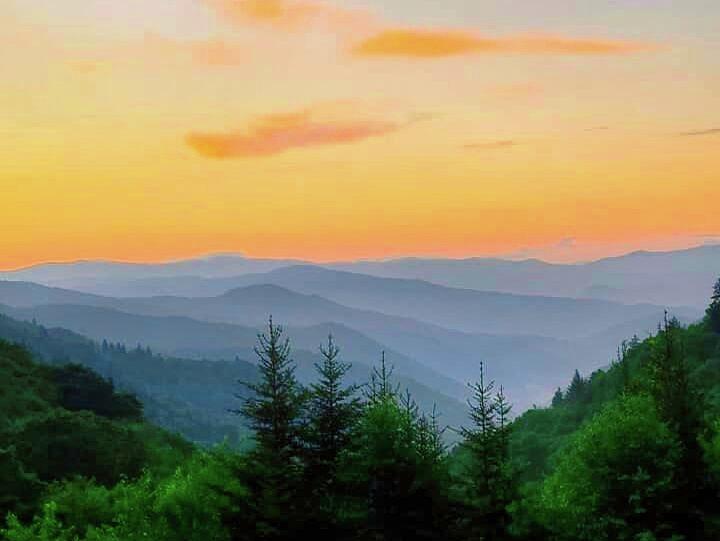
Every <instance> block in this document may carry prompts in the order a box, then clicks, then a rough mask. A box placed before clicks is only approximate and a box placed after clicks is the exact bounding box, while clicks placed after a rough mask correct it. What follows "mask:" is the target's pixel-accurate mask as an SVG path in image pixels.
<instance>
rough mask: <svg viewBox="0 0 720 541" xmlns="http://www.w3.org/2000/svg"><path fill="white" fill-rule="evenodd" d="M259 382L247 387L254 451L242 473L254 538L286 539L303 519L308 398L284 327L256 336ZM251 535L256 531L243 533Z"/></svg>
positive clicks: (244, 408)
mask: <svg viewBox="0 0 720 541" xmlns="http://www.w3.org/2000/svg"><path fill="white" fill-rule="evenodd" d="M255 353H256V354H257V356H258V371H259V375H260V381H259V382H257V383H245V385H246V386H247V387H248V388H249V389H250V391H251V395H250V396H249V397H247V398H245V399H244V403H243V406H242V408H241V409H240V410H235V411H236V412H238V413H241V414H242V415H243V416H244V417H245V418H246V419H247V420H248V421H249V422H250V426H251V427H252V428H253V429H254V431H255V440H256V442H257V445H256V447H255V448H254V449H253V450H252V451H251V453H250V455H249V457H248V460H249V462H250V466H249V467H248V468H247V469H244V470H243V471H244V472H245V474H246V475H247V476H248V477H247V479H244V481H245V482H246V484H247V485H248V486H249V488H250V490H251V492H252V495H253V497H252V498H251V499H250V501H251V502H252V504H251V505H252V508H251V509H250V510H248V512H250V513H252V514H253V515H254V517H255V528H256V532H255V533H256V535H257V536H258V537H260V538H263V539H285V538H287V536H289V535H292V532H293V531H296V528H297V527H298V521H299V520H300V517H299V514H298V513H297V506H298V503H299V502H300V501H302V498H300V497H299V496H298V495H297V491H298V488H299V481H300V479H301V475H302V462H301V460H300V440H299V435H300V426H301V414H302V411H303V407H304V400H305V393H304V391H303V390H302V389H301V387H300V385H299V384H298V382H297V379H296V378H295V362H294V361H293V360H292V358H291V357H290V342H289V341H288V340H287V339H286V338H284V337H283V329H282V327H281V326H278V325H275V324H274V323H273V320H272V317H271V318H270V319H269V321H268V329H267V333H263V334H259V335H258V345H257V346H256V347H255ZM243 533H244V535H250V534H251V533H252V532H243Z"/></svg>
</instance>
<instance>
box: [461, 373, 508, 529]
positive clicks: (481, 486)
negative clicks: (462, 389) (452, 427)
mask: <svg viewBox="0 0 720 541" xmlns="http://www.w3.org/2000/svg"><path fill="white" fill-rule="evenodd" d="M494 387H495V383H494V382H493V381H490V382H488V383H486V382H485V367H484V364H483V363H480V379H479V381H477V382H476V383H474V384H472V385H471V386H470V388H471V389H472V392H473V394H472V397H471V399H470V400H468V405H469V407H470V418H471V420H472V427H471V428H463V429H462V430H461V434H462V436H463V438H464V446H465V447H466V448H467V450H468V451H469V464H468V466H467V468H466V470H467V471H466V475H465V478H464V480H465V482H464V485H465V486H464V492H465V505H466V506H467V509H466V510H465V511H464V512H463V513H462V515H463V518H462V520H461V522H462V524H461V526H460V528H461V530H463V531H464V535H463V536H464V537H466V538H468V539H483V540H494V539H505V538H506V536H507V529H508V527H509V513H508V505H509V504H510V500H511V494H512V479H511V471H510V467H509V450H508V446H509V431H510V426H509V418H508V416H509V414H510V404H509V403H508V401H507V399H506V397H505V394H504V392H503V389H502V387H501V388H500V391H499V392H498V393H497V394H495V393H494Z"/></svg>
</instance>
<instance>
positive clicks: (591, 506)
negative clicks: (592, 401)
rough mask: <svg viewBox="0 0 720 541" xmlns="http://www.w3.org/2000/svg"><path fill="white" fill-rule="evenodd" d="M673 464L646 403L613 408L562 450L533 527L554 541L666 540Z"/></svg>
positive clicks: (671, 445)
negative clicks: (537, 523) (543, 530)
mask: <svg viewBox="0 0 720 541" xmlns="http://www.w3.org/2000/svg"><path fill="white" fill-rule="evenodd" d="M679 456H680V450H679V444H678V441H677V438H676V437H675V436H674V434H673V433H672V431H670V430H669V429H668V427H667V425H666V424H665V423H664V422H663V421H662V419H661V418H660V417H659V416H658V413H657V411H656V408H655V404H654V402H653V400H652V399H650V398H649V397H647V396H632V397H626V398H623V399H621V400H619V401H618V402H614V403H612V404H611V405H609V406H608V407H607V408H605V409H603V411H602V412H601V413H600V414H599V415H597V416H595V417H593V419H592V420H591V421H590V422H589V423H588V424H586V425H584V426H583V428H582V429H581V430H580V431H579V432H578V433H577V434H576V435H575V436H574V437H573V438H572V440H571V441H570V442H569V444H568V445H567V446H565V447H564V448H563V450H562V452H561V454H560V456H559V457H558V463H557V467H556V468H555V470H554V472H553V473H552V474H551V475H550V476H549V477H548V478H547V479H546V480H545V482H544V483H543V486H542V489H541V492H540V495H539V504H538V508H539V510H538V513H539V515H540V517H539V520H540V521H541V522H542V523H543V524H544V525H545V526H546V527H547V529H548V530H550V531H551V532H552V533H553V536H552V539H555V540H562V541H597V540H606V541H611V540H612V541H615V540H644V539H648V540H651V539H652V540H660V539H665V540H669V539H671V538H672V534H673V533H675V532H676V531H677V530H675V529H674V528H673V513H674V508H673V505H674V502H673V497H674V494H675V490H676V484H675V483H676V475H675V471H676V467H677V463H678V460H679Z"/></svg>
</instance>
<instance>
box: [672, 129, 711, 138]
mask: <svg viewBox="0 0 720 541" xmlns="http://www.w3.org/2000/svg"><path fill="white" fill-rule="evenodd" d="M718 134H720V128H709V129H706V130H695V131H686V132H682V133H680V134H679V135H681V136H683V137H697V136H699V135H718Z"/></svg>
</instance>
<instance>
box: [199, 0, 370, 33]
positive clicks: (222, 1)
mask: <svg viewBox="0 0 720 541" xmlns="http://www.w3.org/2000/svg"><path fill="white" fill-rule="evenodd" d="M203 1H204V2H205V4H207V5H208V6H210V7H211V8H213V9H214V10H215V11H216V12H217V13H219V14H220V15H221V16H222V17H224V18H225V19H226V20H228V21H230V22H232V23H236V24H243V25H244V24H248V23H256V24H265V25H269V26H274V27H277V28H283V29H286V30H301V29H303V28H308V27H312V26H316V25H318V24H324V25H328V26H330V27H332V28H333V29H335V30H342V29H346V30H347V29H351V28H354V27H356V26H362V25H363V23H367V22H368V21H369V20H371V19H372V17H371V15H370V14H369V13H368V12H365V11H360V10H354V9H347V8H341V7H338V6H335V5H331V4H328V3H325V2H318V1H314V0H203Z"/></svg>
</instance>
